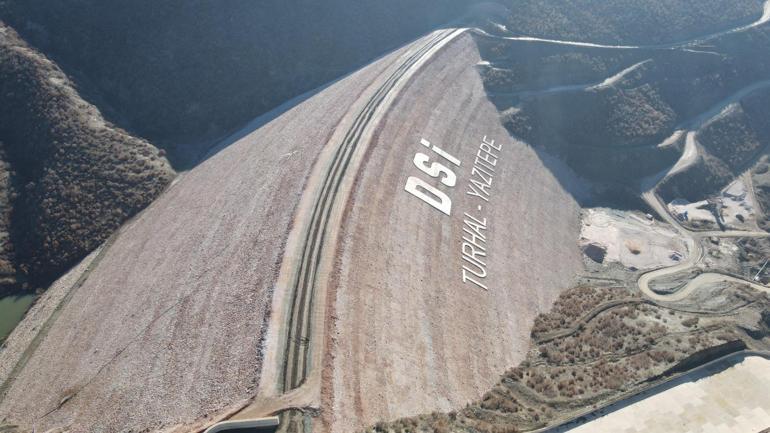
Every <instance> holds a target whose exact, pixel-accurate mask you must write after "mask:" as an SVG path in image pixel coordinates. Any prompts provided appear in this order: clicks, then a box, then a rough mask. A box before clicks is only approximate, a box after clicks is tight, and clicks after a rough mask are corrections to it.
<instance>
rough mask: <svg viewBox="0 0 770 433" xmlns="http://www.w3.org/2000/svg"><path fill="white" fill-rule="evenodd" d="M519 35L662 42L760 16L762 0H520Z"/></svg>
mask: <svg viewBox="0 0 770 433" xmlns="http://www.w3.org/2000/svg"><path fill="white" fill-rule="evenodd" d="M513 3H514V6H513V13H511V14H510V16H509V18H508V20H507V22H506V26H507V27H508V29H509V30H510V31H511V32H513V33H514V34H517V35H527V36H535V37H541V38H551V39H562V40H570V41H588V42H593V43H606V44H618V43H622V44H634V45H641V44H645V45H646V44H660V43H667V42H673V41H678V40H682V39H685V38H690V37H693V36H697V35H699V34H707V33H713V32H718V31H721V30H724V29H727V28H730V27H734V26H735V25H740V24H745V23H748V22H749V21H751V20H752V19H757V18H759V16H760V15H762V4H763V3H764V2H763V1H762V0H733V1H729V2H728V1H725V0H650V1H644V2H640V1H638V0H613V1H603V0H568V1H562V0H549V1H542V0H521V1H515V2H513Z"/></svg>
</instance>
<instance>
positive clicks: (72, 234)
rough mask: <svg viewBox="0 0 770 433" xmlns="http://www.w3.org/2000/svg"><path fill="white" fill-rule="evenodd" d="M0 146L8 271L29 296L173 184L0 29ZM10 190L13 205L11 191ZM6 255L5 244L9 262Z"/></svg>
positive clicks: (164, 168) (160, 165)
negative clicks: (12, 253)
mask: <svg viewBox="0 0 770 433" xmlns="http://www.w3.org/2000/svg"><path fill="white" fill-rule="evenodd" d="M0 140H2V142H3V143H4V151H5V157H6V158H4V161H5V162H4V167H5V171H4V174H5V175H4V177H3V179H5V183H6V185H5V189H6V193H5V200H4V207H3V209H4V213H3V215H4V216H3V218H4V220H5V221H6V224H7V221H8V214H9V213H10V216H11V219H10V225H9V226H6V227H7V229H8V231H9V232H10V238H9V239H10V243H12V244H13V247H12V248H13V249H14V250H15V257H13V258H11V259H6V260H5V263H6V264H9V263H13V267H14V268H15V273H16V274H18V275H19V278H20V279H21V282H23V280H25V279H28V280H29V283H30V284H31V285H32V286H33V287H46V286H47V284H48V283H49V282H50V281H51V280H52V279H54V278H55V277H57V276H58V275H59V273H60V272H62V271H63V270H65V269H67V268H68V267H69V266H71V265H73V264H74V263H75V262H76V261H77V260H79V259H80V258H82V257H83V256H84V255H85V254H86V253H87V252H89V251H90V250H92V249H93V248H95V247H96V246H97V245H98V244H99V243H101V242H102V241H104V240H105V239H106V238H107V237H108V236H109V235H110V234H111V233H112V232H113V231H114V230H115V229H116V228H117V227H118V226H120V224H121V223H122V222H123V221H125V220H126V219H127V218H129V217H131V216H132V215H134V214H135V213H137V212H138V211H139V210H141V209H142V208H143V207H144V206H146V205H147V204H148V203H150V202H151V201H152V200H153V199H154V198H155V197H156V196H157V195H158V194H159V193H160V192H161V191H162V190H163V188H164V187H165V186H166V184H167V183H168V182H169V181H170V179H171V177H172V176H173V171H172V170H171V168H170V166H169V165H168V162H167V161H166V159H165V157H164V156H163V155H162V153H161V152H160V151H158V149H156V148H154V147H153V146H152V145H151V144H149V143H148V142H146V141H144V140H141V139H137V138H135V137H132V136H130V135H128V134H127V133H126V132H125V131H122V130H120V129H118V128H116V127H114V126H112V125H110V124H108V123H106V122H105V121H104V119H103V118H102V117H101V115H100V113H99V112H98V111H97V110H96V109H95V108H94V107H93V106H91V105H89V104H88V103H87V102H85V101H83V99H81V98H80V96H79V95H78V94H77V92H76V91H75V89H74V88H73V86H72V84H71V83H70V81H69V79H68V78H67V77H66V76H65V75H64V74H63V73H62V72H61V71H60V70H59V69H58V68H57V67H56V66H55V65H54V64H53V63H51V62H50V61H49V60H48V59H46V58H45V57H43V56H42V55H40V54H39V53H37V52H35V51H33V50H32V49H30V48H29V47H28V46H27V45H26V44H24V42H22V41H21V40H20V39H19V38H18V36H17V35H16V34H15V33H14V31H13V30H12V29H11V28H9V27H7V26H5V25H3V24H2V23H0ZM9 178H10V179H11V180H10V183H9V182H8V179H9ZM11 184H13V185H18V187H17V188H16V189H15V191H16V192H17V193H18V196H16V194H14V193H9V192H8V191H10V190H9V188H10V185H11ZM0 228H2V227H0ZM10 248H11V246H10V244H9V243H8V238H6V239H5V243H4V244H3V251H4V252H5V255H6V256H7V257H10V256H8V251H11V250H10ZM4 271H5V272H10V269H4Z"/></svg>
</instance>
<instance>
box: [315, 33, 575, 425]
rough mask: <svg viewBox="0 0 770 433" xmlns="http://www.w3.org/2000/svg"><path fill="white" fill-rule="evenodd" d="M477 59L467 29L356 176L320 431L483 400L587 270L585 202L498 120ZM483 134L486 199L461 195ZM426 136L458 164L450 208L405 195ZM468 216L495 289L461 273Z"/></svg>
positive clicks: (394, 115) (415, 84) (431, 68)
mask: <svg viewBox="0 0 770 433" xmlns="http://www.w3.org/2000/svg"><path fill="white" fill-rule="evenodd" d="M479 60H480V58H479V54H478V52H477V49H476V46H475V44H474V42H473V40H472V38H471V37H470V36H463V37H461V38H458V39H457V40H455V41H454V42H453V43H452V44H451V45H450V46H448V47H447V48H445V49H444V51H442V52H441V53H439V54H438V55H437V56H436V57H435V58H434V59H433V60H432V61H431V62H430V63H429V64H428V65H427V66H426V67H425V69H424V71H423V72H422V73H420V74H419V75H418V76H417V77H415V79H414V80H413V81H412V82H411V83H410V85H409V86H408V87H407V88H406V89H404V91H403V92H402V93H401V95H400V97H399V100H398V101H397V102H396V103H395V105H394V107H393V108H392V109H391V111H390V112H389V113H388V114H387V115H386V117H385V120H384V122H383V123H382V126H381V129H380V130H379V133H378V134H377V135H376V137H375V141H374V142H373V143H372V144H371V147H370V153H369V154H368V155H367V157H366V158H367V159H366V160H365V162H364V164H363V165H362V168H361V170H360V172H359V175H358V178H357V180H356V188H355V189H354V191H353V193H352V196H351V197H350V199H349V200H348V206H349V208H348V214H347V217H346V219H345V221H344V223H343V224H342V229H341V238H340V245H341V249H340V251H339V253H338V254H339V256H338V269H337V271H336V272H335V275H333V276H332V278H333V282H332V284H331V287H336V298H334V299H333V301H332V302H333V303H334V304H333V311H332V312H330V317H331V318H332V323H331V327H330V329H329V331H328V333H329V335H330V339H329V340H328V341H329V346H328V347H327V349H326V350H327V361H326V365H327V366H328V367H327V368H329V370H328V374H326V375H325V377H324V378H325V380H324V382H323V385H322V393H323V394H322V407H321V409H322V413H323V419H324V422H325V430H328V431H334V432H351V431H355V430H357V429H360V428H361V427H363V426H365V425H366V424H367V423H372V422H375V421H378V420H389V419H394V418H397V417H402V416H407V415H414V414H417V413H423V412H430V411H434V410H449V409H453V408H457V407H460V406H462V405H464V404H465V403H466V402H469V401H471V400H474V399H477V398H478V397H479V396H481V394H482V393H483V392H484V391H485V390H487V389H488V388H489V387H490V386H491V385H492V384H494V383H495V381H496V380H497V378H498V375H499V374H500V372H502V371H504V370H505V369H506V368H507V367H509V366H510V365H515V364H517V363H518V362H520V361H521V360H523V359H524V357H525V354H526V351H527V348H528V344H529V343H528V340H529V333H530V329H531V326H532V322H533V320H534V318H535V316H536V315H537V314H538V313H540V312H542V311H544V310H546V309H547V308H548V307H549V306H550V305H551V303H552V302H553V301H554V300H555V299H556V297H557V296H558V294H559V293H560V291H561V290H562V289H566V288H568V287H570V286H571V285H572V281H573V277H574V276H575V275H576V273H577V272H579V271H580V270H581V269H582V261H581V255H580V251H579V249H578V247H577V245H576V242H575V240H576V239H577V237H578V233H579V230H580V223H579V207H578V205H577V203H576V202H575V200H574V199H573V197H572V196H571V195H570V194H569V193H567V192H566V191H565V190H564V189H563V188H562V186H561V184H560V183H559V180H558V179H557V178H556V177H555V176H554V174H553V173H552V171H551V169H553V168H550V169H549V167H547V166H546V164H545V163H544V162H543V161H542V160H541V159H540V158H539V157H538V155H537V154H536V152H535V151H534V150H533V149H532V148H530V147H529V146H527V145H526V144H524V143H522V142H519V141H516V140H514V139H512V138H511V137H510V136H509V134H508V133H507V132H506V130H505V129H504V128H503V127H502V126H501V124H500V121H499V118H498V116H497V111H496V109H495V107H494V106H493V105H492V104H491V103H490V102H489V101H488V100H487V98H486V95H485V93H484V89H483V86H482V82H481V79H480V77H479V75H478V73H477V71H476V70H474V67H473V65H475V64H476V63H478V61H479ZM484 136H486V137H488V140H491V139H494V140H495V143H496V145H502V148H501V151H500V152H499V155H498V156H499V159H498V162H497V166H496V168H495V170H496V171H495V174H494V179H493V181H492V186H491V196H490V198H489V202H483V201H480V200H479V199H478V198H476V197H471V196H470V195H467V194H466V190H467V189H468V182H469V179H470V178H471V170H472V167H473V165H474V157H475V156H476V153H477V151H478V149H479V144H480V143H481V140H482V138H483V137H484ZM422 138H424V139H427V140H429V141H430V142H431V143H433V144H435V145H437V146H439V147H441V148H442V149H443V150H444V151H446V152H448V153H449V154H451V155H454V156H456V157H457V158H459V159H460V160H461V166H460V167H459V168H457V167H454V166H453V168H454V169H455V170H456V174H457V185H456V186H455V187H452V188H447V187H444V186H441V188H442V189H443V191H445V192H447V194H448V195H449V196H450V197H451V199H452V202H453V205H452V206H453V207H452V216H451V217H450V216H446V215H444V214H442V213H440V212H438V211H437V210H435V209H434V208H432V207H430V206H429V205H427V204H426V203H424V202H422V201H420V200H419V199H417V198H416V197H414V196H412V195H411V194H408V193H407V192H405V191H404V185H405V183H406V181H407V178H408V177H409V176H418V177H419V176H422V177H423V178H425V179H426V180H430V178H429V177H427V176H425V175H422V174H421V172H420V171H419V170H418V169H417V168H416V167H415V165H414V163H413V159H414V157H415V153H417V152H425V153H432V152H431V151H430V150H429V149H427V148H425V147H423V146H422V145H421V144H420V140H421V139H422ZM444 162H446V161H444ZM433 184H434V185H439V184H438V182H433ZM479 205H481V206H482V210H479V208H478V206H479ZM465 213H468V214H470V215H473V216H474V217H476V218H486V222H487V227H488V230H487V231H486V232H485V237H486V254H487V255H486V256H485V257H484V262H485V263H486V264H487V271H488V275H487V277H486V278H485V279H484V282H485V284H486V286H487V287H488V290H486V291H485V290H483V289H481V288H479V287H477V286H474V285H472V284H470V283H465V284H464V283H463V281H462V274H461V271H462V267H463V264H464V261H463V258H462V254H461V250H462V243H463V241H462V237H463V235H464V232H463V219H468V217H467V216H464V214H465Z"/></svg>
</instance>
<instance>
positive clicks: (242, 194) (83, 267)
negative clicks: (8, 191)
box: [0, 0, 770, 433]
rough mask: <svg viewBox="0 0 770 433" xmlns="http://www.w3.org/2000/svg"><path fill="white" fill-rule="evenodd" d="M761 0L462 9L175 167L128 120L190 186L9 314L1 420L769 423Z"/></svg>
mask: <svg viewBox="0 0 770 433" xmlns="http://www.w3.org/2000/svg"><path fill="white" fill-rule="evenodd" d="M715 1H717V2H718V0H715ZM578 3H579V2H578ZM739 3H740V5H742V6H741V9H740V10H741V11H743V10H750V11H752V13H751V14H743V15H741V14H740V13H738V12H734V13H725V17H726V18H725V19H726V20H727V21H725V22H722V21H719V17H718V16H716V15H714V14H709V13H705V12H703V11H701V13H698V14H696V15H697V16H698V17H699V18H700V19H702V20H703V23H702V29H705V30H703V32H700V33H699V32H697V31H696V30H697V29H693V28H692V27H691V26H689V25H684V24H683V27H682V28H679V29H671V30H670V32H671V33H667V34H666V35H664V36H661V39H655V40H640V39H642V38H643V36H640V34H639V33H635V32H634V28H628V29H627V31H628V34H625V33H624V34H622V35H621V36H622V37H621V36H618V37H617V38H615V39H612V38H609V36H608V35H607V34H603V33H601V32H599V33H595V34H591V33H590V32H586V33H585V34H586V35H588V36H592V37H594V38H595V39H594V42H586V39H579V40H578V39H575V38H574V36H575V32H577V30H575V28H578V27H581V26H589V24H591V26H589V27H592V28H593V27H595V26H593V24H596V23H593V22H588V23H585V22H579V21H580V20H584V19H587V18H586V16H582V15H581V16H578V17H577V18H574V19H575V20H577V21H569V20H567V21H565V23H566V24H565V25H564V26H552V25H549V26H546V25H544V26H541V27H535V28H532V27H527V26H525V25H524V24H521V23H519V24H521V27H516V29H519V30H512V29H513V27H512V26H514V25H515V24H516V19H515V18H510V17H508V18H507V19H505V20H502V21H500V18H499V17H496V18H494V19H493V18H488V19H486V21H482V22H481V23H475V24H478V26H477V27H470V26H469V27H464V26H461V25H460V24H458V25H457V26H443V27H441V28H438V29H435V30H433V31H430V32H428V33H426V34H424V35H422V36H420V37H418V38H416V39H414V40H413V41H412V42H410V43H408V44H405V45H403V46H400V47H399V48H396V49H394V50H392V51H390V52H388V53H387V54H385V55H383V56H382V57H379V58H377V59H376V60H373V61H371V62H369V63H367V64H365V65H364V66H362V67H360V68H359V69H357V70H356V71H354V72H352V73H350V74H349V75H346V76H343V77H342V78H340V79H338V80H337V81H334V82H331V83H329V84H328V85H326V86H324V87H320V88H317V89H315V90H311V91H309V92H307V93H304V94H302V95H300V96H297V97H295V98H294V99H291V100H288V101H287V102H285V103H284V104H283V105H280V106H279V107H277V108H275V109H273V110H272V111H269V112H267V113H266V114H263V115H262V116H260V117H257V118H256V119H253V120H252V121H250V122H249V123H248V124H246V125H245V126H243V127H242V128H241V129H240V130H237V131H235V132H233V133H232V134H231V135H229V136H227V137H226V138H224V139H222V140H221V141H218V144H217V145H216V146H215V147H213V148H211V149H210V150H208V153H206V154H205V156H204V157H203V159H202V161H201V162H200V163H199V164H197V165H195V166H194V167H192V168H190V169H189V170H186V171H182V172H181V173H179V174H178V175H177V176H176V177H173V180H171V178H172V176H171V169H170V166H169V165H168V164H169V163H168V161H167V160H166V159H165V156H164V155H165V153H163V152H160V151H159V150H157V149H155V148H153V147H150V146H151V145H150V144H149V143H146V142H144V141H133V140H132V141H130V143H131V145H132V146H135V147H137V148H141V149H147V155H149V156H145V157H146V158H147V159H148V161H151V162H148V163H147V164H139V166H138V167H144V168H145V169H146V170H159V171H161V172H162V180H163V181H164V182H163V183H162V185H163V188H161V183H156V182H152V192H153V194H157V195H158V197H157V198H156V199H155V200H153V201H151V204H149V206H147V207H146V208H144V209H143V210H142V211H138V208H137V209H135V210H136V212H134V213H133V214H131V215H129V214H128V213H127V214H125V215H122V216H123V217H125V223H124V224H122V225H119V228H118V229H117V230H115V231H114V232H110V233H111V235H109V236H106V234H107V233H108V232H107V231H104V232H100V233H101V234H102V235H104V236H102V237H103V238H104V239H101V238H99V239H101V240H100V242H99V243H98V246H96V247H94V248H91V249H89V251H90V253H88V254H87V255H85V256H84V258H83V259H82V260H80V261H79V262H77V263H75V264H74V266H72V267H71V268H70V270H69V271H68V272H66V273H64V274H63V276H61V277H59V278H58V279H56V280H55V281H54V282H53V283H52V284H51V285H50V287H48V289H47V290H45V291H44V292H42V293H41V294H40V295H39V297H38V298H37V299H36V301H35V302H34V304H33V305H32V307H31V308H30V309H29V311H27V313H26V315H25V316H24V318H23V319H22V320H21V321H20V322H19V324H18V325H17V326H16V327H15V329H14V330H13V332H12V333H10V335H9V336H8V337H7V338H6V339H5V340H4V341H3V342H2V346H1V347H0V432H3V433H21V432H37V431H46V432H73V433H80V432H83V433H85V432H96V431H100V432H101V431H105V432H112V431H116V432H117V431H120V432H127V431H142V432H144V431H163V432H204V431H206V430H207V429H208V428H211V427H212V426H215V425H216V424H217V423H219V422H222V421H245V420H254V419H258V418H262V417H268V416H278V417H280V426H279V428H278V431H280V432H286V433H311V432H319V433H323V432H333V433H354V432H364V431H365V432H368V433H375V432H376V433H385V432H387V433H405V432H425V433H427V432H439V433H443V432H467V433H501V432H511V433H513V432H524V431H537V432H554V433H555V432H568V431H569V432H573V431H574V432H598V433H602V432H642V431H644V432H661V433H662V432H665V433H686V432H704V433H705V432H722V431H724V432H728V431H730V432H747V433H749V432H753V433H756V432H759V431H761V430H762V429H765V428H768V427H770V397H768V392H767V389H768V386H770V286H768V284H770V265H769V264H768V262H769V261H770V233H769V232H768V231H767V229H768V228H770V226H769V225H768V224H769V223H768V221H770V214H769V213H768V212H770V170H769V168H770V153H768V152H769V150H768V149H770V116H769V115H768V112H767V110H766V108H767V103H768V102H770V81H768V80H770V60H768V59H767V58H766V57H767V56H757V53H758V52H759V53H764V52H767V50H768V49H770V42H768V41H770V27H768V25H767V24H768V21H770V1H768V2H760V1H753V0H751V1H750V0H746V1H744V2H739ZM522 7H524V6H522ZM528 7H535V6H531V5H530V6H528ZM565 7H566V6H565ZM608 7H609V8H613V7H615V6H613V5H610V6H608ZM736 8H737V6H736ZM744 8H745V9H744ZM653 9H654V10H653V11H647V12H649V13H650V14H653V13H664V12H661V11H660V8H653ZM736 10H737V9H736ZM717 15H718V14H717ZM552 18H553V20H556V21H560V20H561V19H560V18H559V17H552ZM663 18H664V17H663ZM663 18H661V19H663ZM728 18H729V19H728ZM565 20H566V18H565ZM562 21H563V20H562ZM549 22H550V21H549ZM601 24H603V25H606V26H605V27H603V28H614V29H616V30H617V31H619V32H620V30H618V29H620V28H621V27H622V26H621V25H620V24H618V25H617V26H616V27H614V26H612V25H611V24H612V23H601ZM616 24H617V23H616ZM573 26H574V27H573ZM524 30H527V31H528V32H530V33H527V34H520V32H521V31H524ZM578 33H579V32H578ZM0 36H2V35H0ZM608 38H609V39H608ZM633 38H636V39H633ZM629 39H633V40H631V41H629ZM0 41H1V40H0ZM14 46H16V45H14ZM25 49H26V48H25ZM22 51H23V50H22ZM715 53H716V55H715ZM40 61H42V60H40ZM725 70H729V71H730V73H729V74H727V73H722V72H723V71H725ZM57 83H58V82H57ZM64 84H67V83H66V82H65V83H64ZM57 85H62V84H61V83H58V84H57ZM65 90H67V92H69V91H72V92H74V87H72V86H70V85H69V84H67V87H66V88H65ZM66 95H68V96H69V97H71V98H74V96H72V95H70V94H69V93H66ZM42 99H43V100H44V99H45V98H42ZM75 100H76V99H75ZM83 104H85V103H83ZM84 106H85V105H84ZM88 107H89V110H90V109H91V108H90V107H91V106H88ZM93 110H96V109H95V108H93ZM94 116H95V118H96V119H100V117H96V115H94ZM108 127H109V128H111V125H107V124H106V123H100V124H99V125H97V129H99V130H101V129H102V128H108ZM110 131H112V129H110ZM113 133H114V134H122V132H121V131H117V132H115V131H113ZM113 138H114V137H113ZM118 138H120V139H121V140H123V139H125V140H128V138H125V137H123V136H122V135H119V136H118ZM116 139H117V138H116ZM86 147H87V146H86ZM56 155H59V153H56ZM54 165H55V164H54ZM3 167H4V166H3ZM3 167H0V168H3ZM57 167H58V166H57ZM0 174H2V173H0ZM2 179H3V178H2V176H0V180H2ZM143 179H144V178H143ZM0 186H2V185H0ZM161 189H162V191H161ZM73 194H74V193H73ZM0 198H2V197H0ZM142 198H144V197H142ZM148 202H149V200H148ZM116 218H117V217H116ZM115 221H117V220H115ZM0 222H1V221H0ZM73 230H75V229H73ZM0 234H2V233H0ZM2 239H5V238H3V237H2V236H0V240H2ZM57 245H58V244H57ZM0 246H2V245H0ZM11 274H12V272H10V271H9V272H8V275H11ZM14 275H16V274H14Z"/></svg>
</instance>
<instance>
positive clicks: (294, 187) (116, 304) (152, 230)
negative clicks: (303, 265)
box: [0, 52, 398, 432]
mask: <svg viewBox="0 0 770 433" xmlns="http://www.w3.org/2000/svg"><path fill="white" fill-rule="evenodd" d="M396 55H398V52H396V53H394V54H392V55H390V56H386V57H385V58H383V59H381V60H378V61H377V62H374V63H372V64H371V65H369V66H367V67H366V68H364V69H362V70H361V71H359V72H356V73H355V74H352V75H350V76H348V77H346V78H344V79H343V80H340V81H338V82H336V83H334V84H331V85H330V86H328V87H326V88H324V89H322V90H320V91H319V92H318V93H316V94H314V95H312V96H309V97H308V98H307V99H306V100H304V101H302V103H301V104H298V105H296V106H293V107H290V108H287V107H284V109H279V110H277V111H276V112H274V113H269V114H268V115H266V116H265V117H263V118H262V119H258V120H257V121H255V122H254V123H252V124H251V125H250V126H249V127H248V128H247V130H245V131H244V133H242V134H236V136H235V138H234V139H233V140H232V141H235V142H234V143H233V144H231V145H229V146H227V147H224V148H223V149H221V150H220V151H219V152H218V153H216V154H213V155H212V156H210V158H209V159H208V160H207V161H205V162H204V163H202V164H201V165H199V166H198V167H196V168H195V169H193V170H191V171H190V172H188V173H186V174H184V175H183V176H181V178H180V179H179V180H178V182H176V183H175V185H174V186H172V187H171V188H170V189H169V190H168V191H167V192H166V193H165V194H163V195H162V196H161V197H160V198H159V199H158V200H157V201H156V202H155V203H153V205H152V206H151V207H149V208H148V209H147V210H146V211H145V212H143V213H142V214H141V215H140V216H139V217H138V218H136V219H135V220H134V221H133V222H132V223H130V224H128V225H127V226H125V227H123V228H122V229H121V232H120V234H119V236H118V237H117V239H116V241H115V242H114V244H113V245H112V246H111V247H110V248H109V251H108V252H107V253H106V254H105V255H104V257H103V258H102V260H101V262H100V263H99V265H98V266H97V267H96V269H94V270H93V271H92V272H91V274H90V276H89V278H88V279H87V280H86V282H85V283H84V284H83V285H82V286H81V287H80V288H79V289H78V290H77V292H76V293H74V295H73V296H72V299H71V300H70V301H69V302H68V303H67V304H66V306H65V307H64V308H63V309H62V311H61V313H60V315H59V317H58V318H57V320H56V321H55V323H53V324H52V325H51V327H50V329H49V330H48V332H47V335H46V336H45V338H43V339H42V341H41V343H40V345H39V347H38V348H37V349H36V350H35V351H34V353H33V354H32V355H31V357H30V358H29V360H28V362H26V364H25V366H24V368H22V369H21V370H20V373H19V375H18V377H15V380H13V381H12V383H11V384H10V386H9V387H8V389H7V393H6V394H5V395H4V397H0V422H3V421H5V422H9V423H15V424H19V425H21V426H22V427H28V428H31V426H32V425H35V426H36V428H37V429H38V430H47V429H50V428H57V427H61V428H66V429H68V430H69V431H73V432H82V431H93V430H103V431H129V430H133V431H144V430H159V429H173V428H175V426H177V427H178V426H179V425H189V424H190V423H193V422H196V421H198V422H200V421H202V420H203V421H205V419H207V417H212V416H216V414H217V413H221V412H222V411H226V410H229V409H231V408H232V407H234V406H239V405H242V404H243V402H244V401H246V400H248V399H250V398H251V397H253V395H254V394H255V393H256V390H257V388H258V386H259V381H260V373H261V368H262V359H263V356H264V354H263V350H262V339H263V336H264V331H265V329H264V327H265V324H266V321H267V319H268V317H269V309H270V302H271V295H272V291H273V287H274V283H275V278H276V275H277V272H278V268H279V266H280V261H281V257H282V253H283V247H284V243H285V241H286V235H287V233H288V231H289V228H290V225H291V221H292V218H293V216H294V212H295V208H296V205H297V202H298V200H299V197H300V196H301V193H302V190H303V188H304V185H305V182H306V178H307V176H308V173H310V170H311V168H312V166H313V163H314V161H315V160H316V157H317V155H318V153H319V152H320V151H321V149H322V148H323V146H324V144H325V143H326V141H327V140H328V137H329V136H330V135H331V133H332V131H333V130H334V128H335V127H336V125H337V124H338V122H339V120H340V118H341V117H342V116H343V115H344V114H345V113H346V112H347V110H348V108H349V107H350V105H351V104H353V102H354V101H355V100H356V98H357V97H358V95H359V94H360V93H361V92H362V91H363V89H365V88H366V87H367V86H368V85H369V84H370V83H371V81H372V80H373V79H374V78H375V77H377V76H378V75H379V74H380V73H381V72H382V70H383V69H384V68H386V67H388V66H389V65H390V62H392V57H393V56H396ZM295 102H300V101H295ZM289 105H291V104H289ZM282 110H283V111H282ZM258 127H259V129H256V130H255V128H258ZM238 137H242V138H238ZM51 293H52V294H53V293H54V292H51ZM44 306H45V304H44V303H43V304H41V308H43V307H44ZM45 308H50V306H48V307H45ZM33 317H34V314H33V315H30V318H33ZM36 332H37V329H36V327H35V326H25V324H24V323H23V324H22V325H21V326H20V327H19V330H18V331H17V332H15V333H14V334H13V335H12V336H11V338H10V339H9V342H8V346H7V348H6V349H4V350H3V351H2V352H0V353H2V356H3V358H4V359H8V360H11V362H13V360H15V359H19V354H18V351H20V350H24V347H25V345H24V344H23V341H28V340H30V339H31V338H34V337H31V334H33V333H36ZM17 340H18V341H19V342H20V344H15V343H14V341H17ZM0 372H2V373H3V374H4V375H5V374H6V372H7V369H6V368H3V369H2V370H0ZM6 378H7V377H0V380H5V379H6Z"/></svg>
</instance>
